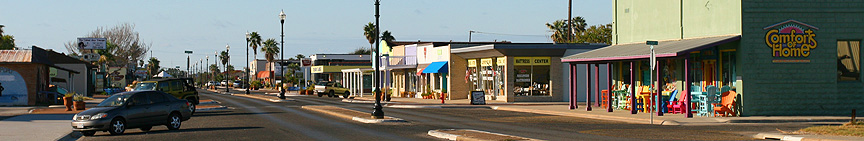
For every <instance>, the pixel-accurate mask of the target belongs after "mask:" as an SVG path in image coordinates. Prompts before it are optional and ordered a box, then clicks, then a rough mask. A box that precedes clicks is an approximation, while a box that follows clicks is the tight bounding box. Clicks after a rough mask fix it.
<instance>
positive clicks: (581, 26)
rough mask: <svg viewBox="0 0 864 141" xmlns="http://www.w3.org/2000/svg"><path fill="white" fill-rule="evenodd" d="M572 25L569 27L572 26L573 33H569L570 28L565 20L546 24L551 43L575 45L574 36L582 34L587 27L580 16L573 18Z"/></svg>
mask: <svg viewBox="0 0 864 141" xmlns="http://www.w3.org/2000/svg"><path fill="white" fill-rule="evenodd" d="M572 20H573V23H571V24H570V25H572V26H573V30H574V31H573V32H570V26H568V24H567V23H568V21H567V19H563V20H556V21H554V22H552V23H546V27H547V28H549V30H551V31H552V35H551V36H550V38H552V41H553V42H555V43H576V42H577V41H576V38H577V37H576V35H577V34H578V33H581V32H584V31H585V27H586V26H587V25H588V24H586V23H585V19H583V18H582V17H581V16H576V17H573V19H572Z"/></svg>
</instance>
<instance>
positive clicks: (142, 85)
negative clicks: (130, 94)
mask: <svg viewBox="0 0 864 141" xmlns="http://www.w3.org/2000/svg"><path fill="white" fill-rule="evenodd" d="M190 82H192V79H189V78H165V79H155V80H148V81H141V82H138V86H136V87H135V90H136V91H147V90H154V91H162V92H165V93H168V94H170V95H172V96H174V97H175V98H178V99H185V100H188V101H189V102H190V103H192V105H190V106H189V109H190V110H191V111H192V113H195V107H196V106H197V105H198V100H199V99H198V91H197V90H195V87H194V86H192V85H191V84H192V83H190Z"/></svg>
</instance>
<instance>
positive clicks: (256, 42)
mask: <svg viewBox="0 0 864 141" xmlns="http://www.w3.org/2000/svg"><path fill="white" fill-rule="evenodd" d="M247 40H249V47H252V54H253V55H252V56H253V57H252V60H255V59H256V58H258V46H261V35H258V32H257V31H256V32H252V33H251V34H249V39H247Z"/></svg>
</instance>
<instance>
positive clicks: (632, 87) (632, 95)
mask: <svg viewBox="0 0 864 141" xmlns="http://www.w3.org/2000/svg"><path fill="white" fill-rule="evenodd" d="M634 69H636V68H633V62H632V61H631V62H630V114H636V113H638V111H636V80H633V79H634V78H635V77H634V75H635V74H633V70H634Z"/></svg>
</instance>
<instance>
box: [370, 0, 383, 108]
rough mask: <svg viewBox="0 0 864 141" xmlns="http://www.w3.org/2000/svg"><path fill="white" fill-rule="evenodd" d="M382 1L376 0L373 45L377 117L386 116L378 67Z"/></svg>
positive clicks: (374, 91)
mask: <svg viewBox="0 0 864 141" xmlns="http://www.w3.org/2000/svg"><path fill="white" fill-rule="evenodd" d="M380 2H381V0H375V47H372V52H373V53H375V56H373V57H374V58H373V59H372V61H373V62H374V63H373V64H375V65H374V66H372V67H373V68H375V73H374V76H373V77H375V82H374V83H375V90H373V91H372V92H373V93H374V95H375V107H374V108H373V109H374V110H373V111H372V117H373V118H376V119H382V118H384V110H383V107H381V79H380V78H381V77H380V76H381V74H380V73H381V72H380V71H381V70H380V67H378V64H380V61H379V60H380V59H379V58H378V57H379V56H378V53H379V52H378V46H381V38H380V36H379V34H378V33H379V32H378V31H379V29H380V28H381V24H380V23H379V20H378V18H379V17H381V15H380V14H379V10H378V7H379V6H380V5H381V4H380Z"/></svg>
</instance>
